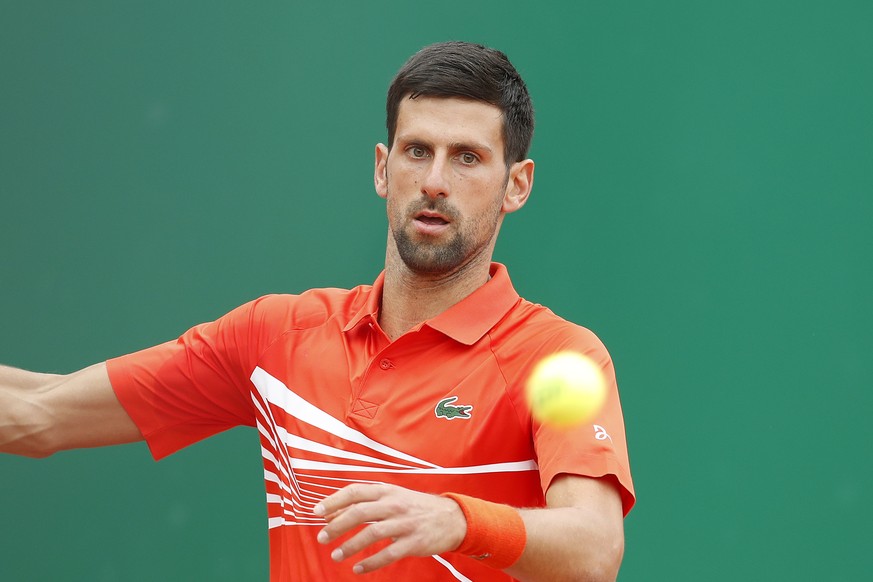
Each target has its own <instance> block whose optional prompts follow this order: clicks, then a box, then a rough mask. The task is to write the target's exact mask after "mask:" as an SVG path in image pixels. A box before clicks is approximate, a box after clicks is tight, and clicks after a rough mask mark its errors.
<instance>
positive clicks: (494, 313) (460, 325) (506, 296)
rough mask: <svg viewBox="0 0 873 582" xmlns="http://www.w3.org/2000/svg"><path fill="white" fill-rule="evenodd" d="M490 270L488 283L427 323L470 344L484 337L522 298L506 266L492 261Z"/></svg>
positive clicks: (426, 323) (455, 338)
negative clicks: (510, 278) (513, 284)
mask: <svg viewBox="0 0 873 582" xmlns="http://www.w3.org/2000/svg"><path fill="white" fill-rule="evenodd" d="M489 274H490V275H491V278H490V279H489V280H488V282H487V283H485V284H484V285H482V286H481V287H479V288H478V289H476V290H475V291H473V292H472V293H471V294H470V295H468V296H467V297H465V298H464V299H462V300H461V301H459V302H458V303H456V304H455V305H452V306H451V307H449V308H448V309H447V310H445V311H444V312H442V313H440V314H439V315H437V316H436V317H434V318H433V319H431V320H429V321H426V322H425V325H428V326H430V327H431V328H433V329H435V330H437V331H440V332H442V333H444V334H446V335H447V336H449V337H450V338H452V339H454V340H456V341H459V342H461V343H462V344H466V345H468V346H469V345H473V344H474V343H476V342H477V341H479V340H480V339H482V336H484V335H485V334H486V333H488V330H490V329H491V328H492V327H494V326H495V325H496V324H497V322H498V321H500V320H501V319H502V318H503V316H504V315H506V313H507V312H508V311H509V310H510V309H511V308H512V306H513V305H515V304H516V303H517V302H518V299H519V297H518V293H517V292H516V291H515V288H514V287H513V286H512V281H510V280H509V272H508V271H507V270H506V267H505V266H503V265H502V264H500V263H491V269H490V273H489Z"/></svg>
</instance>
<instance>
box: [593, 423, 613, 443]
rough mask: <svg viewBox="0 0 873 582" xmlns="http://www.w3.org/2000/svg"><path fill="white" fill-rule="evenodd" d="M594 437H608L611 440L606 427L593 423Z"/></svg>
mask: <svg viewBox="0 0 873 582" xmlns="http://www.w3.org/2000/svg"><path fill="white" fill-rule="evenodd" d="M594 438H596V439H597V440H599V441H605V440H606V439H609V442H612V437H611V436H609V433H608V432H606V429H605V428H603V427H602V426H600V425H599V424H595V425H594Z"/></svg>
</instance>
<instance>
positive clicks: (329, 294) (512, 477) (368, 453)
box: [108, 263, 634, 581]
mask: <svg viewBox="0 0 873 582" xmlns="http://www.w3.org/2000/svg"><path fill="white" fill-rule="evenodd" d="M491 275H492V278H491V280H490V281H489V282H488V283H487V284H485V285H484V286H482V287H481V288H479V289H478V290H476V291H475V292H474V293H473V294H472V295H470V296H469V297H467V298H466V299H464V300H463V301H461V302H460V303H458V304H456V305H455V306H453V307H451V308H450V309H448V310H447V311H445V312H444V313H442V314H440V315H439V316H437V317H435V318H433V319H431V320H429V321H426V322H424V323H422V324H421V325H419V326H417V327H416V328H414V329H412V330H410V331H409V332H407V333H406V334H404V335H403V336H402V337H400V338H398V339H397V340H395V341H393V342H391V341H389V340H388V337H387V336H386V335H385V334H384V332H383V331H382V330H381V329H380V327H379V324H378V319H377V316H378V311H379V305H380V299H381V292H382V283H383V276H384V275H380V277H379V278H378V279H377V280H376V282H375V283H374V284H373V285H372V286H361V287H356V288H354V289H351V290H340V289H315V290H311V291H307V292H305V293H303V294H301V295H296V296H294V295H271V296H266V297H262V298H260V299H257V300H255V301H252V302H250V303H247V304H245V305H243V306H241V307H239V308H237V309H235V310H234V311H232V312H230V313H228V314H227V315H225V316H224V317H221V318H220V319H218V320H216V321H214V322H211V323H205V324H202V325H199V326H196V327H194V328H192V329H191V330H189V331H188V332H186V333H185V334H184V335H182V337H180V338H179V339H178V340H176V341H174V342H168V343H165V344H161V345H159V346H155V347H153V348H149V349H146V350H143V351H141V352H137V353H134V354H130V355H127V356H123V357H121V358H117V359H114V360H110V361H109V362H108V369H109V375H110V379H111V381H112V386H113V388H114V389H115V391H116V393H117V395H118V398H119V400H120V401H121V403H122V405H123V406H124V408H125V409H126V410H127V412H128V413H129V414H130V416H131V418H133V420H134V421H135V422H136V424H137V425H138V426H139V428H140V430H141V431H142V434H143V436H144V437H145V439H146V441H147V442H148V445H149V447H150V449H151V451H152V454H153V455H154V456H155V458H157V459H159V458H161V457H164V456H166V455H168V454H170V453H172V452H174V451H176V450H178V449H180V448H182V447H185V446H187V445H189V444H191V443H194V442H196V441H198V440H200V439H203V438H205V437H208V436H210V435H212V434H215V433H218V432H220V431H223V430H226V429H228V428H231V427H234V426H238V425H248V426H254V427H257V429H258V432H259V433H260V439H261V445H262V454H263V461H264V482H265V486H266V493H267V508H268V517H269V519H268V525H269V530H270V571H271V579H272V580H276V581H280V580H281V581H285V580H288V581H291V580H346V579H348V580H353V579H354V580H357V579H358V578H357V577H356V576H354V575H353V574H352V571H351V565H352V563H351V562H349V563H342V564H336V563H334V562H333V561H331V560H330V549H331V548H328V547H325V546H322V545H321V544H318V543H317V542H316V539H315V536H316V535H317V533H318V531H319V530H320V529H321V527H322V526H323V525H324V521H323V520H321V519H319V518H317V517H316V516H314V515H313V513H312V508H313V506H314V505H315V504H316V503H317V502H318V501H319V500H320V499H322V498H323V497H325V496H326V495H329V494H331V493H332V492H334V491H336V490H337V489H339V488H341V487H343V486H345V485H347V484H349V483H354V482H383V483H394V484H397V485H400V486H403V487H407V488H410V489H415V490H418V491H426V492H433V493H440V492H444V491H455V492H458V493H465V494H467V495H473V496H476V497H480V498H483V499H489V500H492V501H496V502H501V503H508V504H510V505H513V506H516V507H537V506H542V505H544V491H545V490H546V489H547V488H548V486H549V484H550V483H551V481H552V479H553V478H554V477H555V476H556V475H559V474H562V473H571V474H577V475H585V476H591V477H601V476H605V475H612V476H614V477H615V478H616V479H617V481H618V483H619V484H620V493H621V495H622V500H623V504H624V511H625V513H627V511H629V510H630V508H631V506H632V505H633V502H634V493H633V483H632V481H631V475H630V470H629V465H628V454H627V444H626V441H625V430H624V421H623V418H622V413H621V405H620V402H619V396H618V391H617V389H616V385H615V374H614V371H613V367H612V362H611V360H610V358H609V355H608V354H607V352H606V349H605V348H604V346H603V344H602V343H601V342H600V341H599V340H598V339H597V337H596V336H595V335H594V334H593V333H592V332H590V331H589V330H587V329H585V328H582V327H579V326H577V325H575V324H572V323H569V322H567V321H565V320H563V319H561V318H559V317H558V316H556V315H555V314H554V313H552V312H551V311H549V310H548V309H546V308H545V307H542V306H540V305H535V304H533V303H530V302H528V301H526V300H524V299H521V298H520V297H519V296H518V294H517V293H516V291H515V289H514V288H513V287H512V283H511V282H510V280H509V276H508V274H507V272H506V269H505V268H504V267H503V266H502V265H499V264H496V263H495V264H494V265H492V268H491ZM570 349H572V350H576V351H579V352H582V353H584V354H587V355H588V356H590V357H592V358H594V359H595V360H596V361H598V362H599V363H600V365H601V366H602V368H603V371H604V372H605V374H606V377H607V378H608V379H609V385H610V393H609V397H608V399H607V404H606V406H605V408H604V410H603V412H602V413H601V415H600V417H599V418H597V419H595V421H594V422H593V423H592V424H588V425H585V426H582V427H579V428H577V429H574V430H571V431H559V430H555V429H551V428H549V427H544V426H540V425H538V424H537V423H535V422H534V421H532V420H531V416H530V412H529V410H528V408H527V406H526V404H525V400H524V391H523V387H524V381H525V378H526V377H527V375H528V374H529V372H530V369H531V367H532V366H533V365H534V364H535V363H536V362H537V361H539V360H540V359H541V358H542V357H544V356H546V355H548V354H551V353H554V352H556V351H561V350H570ZM412 576H416V577H418V579H420V580H468V579H472V580H477V581H479V580H510V579H511V578H509V577H508V576H507V575H506V574H504V573H503V572H499V571H496V570H493V569H491V568H489V567H487V566H484V565H482V564H481V563H479V562H477V561H475V560H472V559H469V558H466V557H464V556H460V555H457V554H454V553H449V554H446V555H444V556H432V557H427V558H407V559H405V560H401V561H400V562H398V563H396V564H393V565H391V566H388V567H386V568H383V569H381V570H379V571H377V572H376V573H374V574H371V575H370V576H369V577H368V579H373V580H391V581H396V580H406V579H410V578H411V577H412Z"/></svg>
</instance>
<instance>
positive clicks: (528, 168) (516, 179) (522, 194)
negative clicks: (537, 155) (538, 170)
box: [503, 159, 534, 214]
mask: <svg viewBox="0 0 873 582" xmlns="http://www.w3.org/2000/svg"><path fill="white" fill-rule="evenodd" d="M533 180H534V161H533V160H530V159H528V160H522V161H520V162H515V163H514V164H512V166H510V168H509V180H508V181H507V182H506V194H505V195H504V196H503V212H505V213H507V214H508V213H510V212H515V211H516V210H518V209H519V208H521V207H522V206H524V203H525V202H527V199H528V197H529V196H530V191H531V189H533Z"/></svg>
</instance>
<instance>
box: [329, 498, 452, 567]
mask: <svg viewBox="0 0 873 582" xmlns="http://www.w3.org/2000/svg"><path fill="white" fill-rule="evenodd" d="M314 511H315V514H316V515H320V516H323V517H324V518H325V520H326V521H327V526H325V528H324V529H322V530H321V531H320V532H319V533H318V541H319V543H322V544H329V543H331V542H333V541H335V540H336V539H338V538H340V537H341V536H343V535H345V534H346V533H348V532H349V531H351V530H352V529H354V528H356V527H358V526H360V525H363V524H366V523H368V524H369V525H367V526H366V527H364V528H363V529H362V530H361V531H359V532H358V533H356V534H355V535H354V536H352V537H351V538H349V539H348V540H346V541H345V542H343V543H342V544H341V545H340V546H339V547H338V548H336V549H335V550H334V551H333V552H332V553H331V558H333V560H334V561H337V562H341V561H342V560H345V559H346V558H350V557H351V556H354V555H355V554H357V553H358V552H361V551H363V550H365V549H366V548H368V547H370V546H371V545H373V544H374V543H376V542H379V541H381V540H391V542H392V543H391V544H390V545H388V546H387V547H385V548H383V549H382V550H381V551H379V552H377V553H375V554H373V555H372V556H370V557H368V558H366V559H365V560H362V561H361V562H359V563H357V564H355V566H354V567H353V571H354V572H355V573H356V574H363V573H365V572H372V571H373V570H376V569H377V568H381V567H382V566H387V565H388V564H391V563H393V562H396V561H397V560H400V559H401V558H406V557H409V556H431V555H434V554H441V553H443V552H450V551H452V550H454V549H455V548H457V547H458V546H459V545H461V542H462V541H463V539H464V536H465V535H467V522H466V520H465V519H464V513H463V512H462V511H461V508H460V507H459V506H458V504H457V503H455V502H454V501H452V500H451V499H448V498H446V497H440V496H438V495H431V494H428V493H420V492H418V491H412V490H410V489H404V488H403V487H398V486H396V485H379V484H364V483H357V484H354V485H349V486H348V487H345V488H343V489H340V490H339V491H337V492H336V493H334V494H333V495H331V496H329V497H327V498H325V499H324V500H322V501H321V503H319V504H318V505H316V506H315V508H314Z"/></svg>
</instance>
